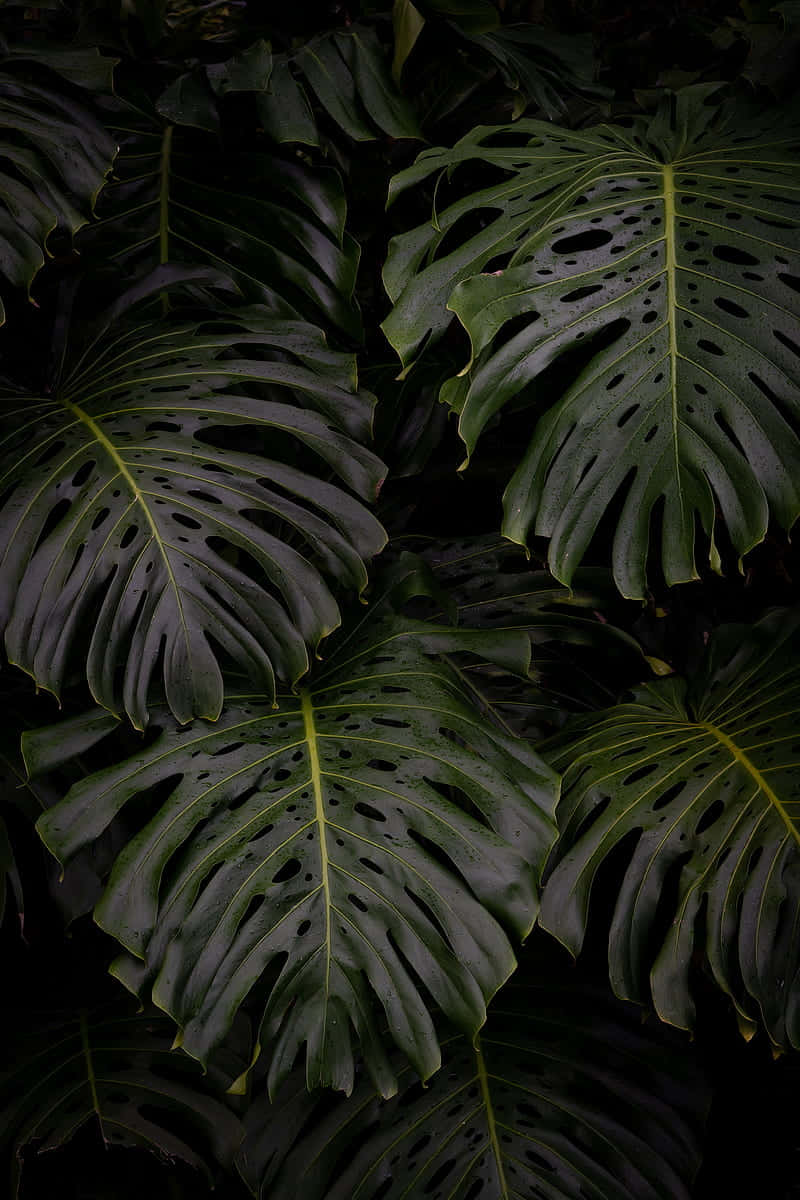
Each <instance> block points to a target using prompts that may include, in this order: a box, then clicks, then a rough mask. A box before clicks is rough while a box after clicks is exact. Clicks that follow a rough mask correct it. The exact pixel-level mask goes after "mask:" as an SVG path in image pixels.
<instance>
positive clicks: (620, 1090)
mask: <svg viewBox="0 0 800 1200" xmlns="http://www.w3.org/2000/svg"><path fill="white" fill-rule="evenodd" d="M530 974H531V973H530V972H529V973H528V976H530ZM547 974H548V975H549V974H551V972H550V971H548V972H547ZM663 1032H664V1031H663V1030H661V1029H658V1028H656V1029H651V1030H649V1031H648V1030H643V1029H642V1028H641V1025H640V1024H639V1022H638V1021H637V1020H636V1018H635V1017H633V1018H632V1017H631V1014H630V1013H629V1012H628V1011H627V1010H626V1009H624V1008H623V1007H622V1006H621V1005H615V1004H613V1003H611V1002H610V1000H609V997H608V996H607V995H605V994H604V993H602V992H599V991H598V990H597V989H596V988H592V987H590V986H585V987H583V988H577V987H576V986H575V984H574V983H572V985H571V986H569V985H566V986H565V985H564V984H558V983H548V984H541V983H539V984H538V985H537V984H532V983H530V982H529V981H528V982H520V983H518V982H517V981H516V979H515V980H514V981H512V983H510V984H509V985H508V986H507V987H505V988H504V989H503V992H502V994H501V995H500V996H499V997H498V998H497V1000H496V1001H495V1003H494V1004H493V1005H492V1009H491V1012H490V1015H489V1020H488V1022H487V1024H486V1028H485V1030H484V1031H483V1032H482V1033H481V1035H480V1038H479V1039H476V1040H475V1041H474V1042H470V1041H469V1040H468V1039H467V1038H464V1037H450V1038H448V1039H447V1041H446V1043H445V1045H444V1046H443V1050H444V1056H445V1063H444V1066H443V1069H442V1070H441V1071H440V1072H439V1074H438V1075H437V1076H436V1077H435V1078H434V1079H433V1080H432V1081H431V1083H430V1085H429V1086H427V1087H425V1088H423V1087H422V1086H421V1085H420V1083H419V1081H418V1080H417V1079H415V1078H414V1077H413V1074H412V1072H411V1071H410V1070H408V1069H405V1070H402V1069H401V1071H400V1080H401V1084H400V1087H401V1091H400V1094H399V1095H398V1096H397V1097H396V1098H395V1099H392V1100H389V1101H387V1102H384V1103H381V1102H380V1101H379V1100H377V1099H376V1097H375V1095H374V1093H373V1092H372V1090H371V1089H370V1088H369V1087H368V1086H366V1085H362V1086H361V1087H360V1088H359V1089H358V1090H357V1091H356V1092H355V1093H354V1094H353V1095H352V1096H351V1097H350V1098H349V1099H348V1100H340V1101H339V1102H338V1103H335V1104H333V1105H331V1104H330V1103H327V1104H325V1103H324V1102H323V1103H322V1104H320V1100H319V1098H318V1097H314V1096H309V1095H308V1094H307V1093H306V1092H305V1090H304V1089H303V1086H302V1082H301V1081H300V1080H299V1079H296V1080H294V1079H293V1080H292V1081H290V1083H289V1084H287V1086H286V1087H285V1089H284V1090H283V1091H282V1092H281V1094H280V1096H279V1099H278V1103H277V1104H276V1105H275V1107H274V1108H273V1107H272V1106H270V1105H269V1103H268V1102H267V1100H266V1098H264V1099H258V1100H256V1102H255V1103H254V1104H253V1105H252V1106H251V1108H250V1109H249V1111H248V1113H247V1116H246V1118H245V1125H246V1128H247V1136H246V1138H245V1141H244V1143H243V1146H242V1150H241V1152H240V1155H239V1160H238V1161H239V1168H240V1171H241V1173H242V1175H243V1177H244V1179H245V1180H246V1181H247V1182H248V1183H249V1185H250V1187H251V1189H252V1190H253V1192H254V1193H255V1194H256V1195H257V1196H258V1197H261V1198H263V1200H290V1197H293V1196H296V1195H298V1194H300V1195H302V1196H303V1200H367V1197H370V1198H372V1197H381V1200H400V1198H401V1197H403V1198H404V1200H428V1198H431V1197H433V1198H437V1197H438V1198H441V1200H444V1197H447V1198H448V1200H468V1198H469V1200H471V1198H472V1197H476V1196H480V1197H481V1200H512V1197H514V1198H516V1197H520V1198H522V1197H529V1196H531V1197H533V1196H537V1197H539V1196H540V1197H547V1200H585V1198H588V1197H592V1200H604V1198H606V1197H613V1200H667V1198H669V1200H679V1198H680V1200H688V1197H689V1196H690V1194H691V1193H690V1186H691V1181H692V1177H693V1176H694V1174H695V1172H696V1171H697V1168H698V1166H699V1164H700V1144H699V1143H700V1136H699V1135H700V1132H701V1129H702V1124H703V1117H704V1114H705V1109H706V1107H707V1088H706V1086H705V1084H704V1081H703V1079H702V1076H701V1075H700V1072H699V1071H698V1070H697V1068H696V1066H695V1065H694V1064H693V1063H692V1061H691V1059H690V1057H689V1055H688V1054H687V1053H686V1050H685V1049H684V1048H683V1047H681V1046H680V1045H679V1044H677V1043H676V1041H674V1040H673V1039H671V1038H670V1039H667V1038H665V1037H663Z"/></svg>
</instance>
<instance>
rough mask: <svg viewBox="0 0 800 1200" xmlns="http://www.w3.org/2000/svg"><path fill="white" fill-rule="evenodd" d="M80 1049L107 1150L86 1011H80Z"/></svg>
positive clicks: (93, 1104)
mask: <svg viewBox="0 0 800 1200" xmlns="http://www.w3.org/2000/svg"><path fill="white" fill-rule="evenodd" d="M81 1047H82V1049H83V1058H84V1061H85V1063H86V1078H87V1079H88V1080H89V1091H90V1092H91V1094H92V1106H93V1108H94V1111H95V1112H96V1113H97V1121H98V1124H99V1126H100V1136H101V1137H102V1139H103V1145H104V1146H105V1148H106V1149H108V1146H109V1142H108V1138H107V1137H106V1131H105V1129H104V1127H103V1114H102V1113H101V1112H100V1100H99V1098H98V1095H97V1080H96V1078H95V1073H94V1063H93V1062H92V1051H91V1047H90V1046H89V1023H88V1021H87V1020H86V1009H85V1008H82V1009H81Z"/></svg>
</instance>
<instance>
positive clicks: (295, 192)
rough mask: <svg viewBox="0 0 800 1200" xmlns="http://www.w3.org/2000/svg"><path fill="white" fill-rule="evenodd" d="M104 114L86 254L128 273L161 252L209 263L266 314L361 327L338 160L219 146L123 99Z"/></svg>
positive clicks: (155, 260) (161, 257) (159, 259)
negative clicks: (307, 161)
mask: <svg viewBox="0 0 800 1200" xmlns="http://www.w3.org/2000/svg"><path fill="white" fill-rule="evenodd" d="M108 120H109V125H110V127H111V128H112V129H116V132H117V136H118V138H119V141H120V154H119V156H118V158H117V160H116V162H115V165H114V177H113V178H112V180H111V181H110V182H109V184H108V188H107V191H106V192H104V194H103V197H102V199H101V201H100V204H99V206H98V218H99V220H98V221H96V222H95V223H94V224H93V225H92V227H91V229H89V230H87V231H86V233H85V234H84V235H83V237H82V239H81V250H82V252H83V254H84V255H87V254H91V255H93V256H96V257H97V258H98V259H103V260H110V261H113V262H117V263H120V264H121V265H123V266H124V267H125V268H126V269H127V270H129V271H130V272H132V273H136V274H141V273H142V272H145V271H148V270H151V269H152V268H153V267H155V266H157V265H158V264H159V263H164V262H167V261H170V262H175V263H191V264H195V265H196V264H203V265H207V266H211V267H214V268H217V269H219V270H222V271H224V272H225V273H226V274H228V275H229V276H230V277H231V278H232V279H233V280H234V282H235V283H236V284H237V285H238V286H239V288H240V289H241V291H242V292H243V294H244V295H245V296H246V297H247V298H248V299H249V300H251V301H254V302H258V303H260V304H264V305H266V306H267V308H268V309H269V310H270V311H271V312H273V313H275V314H279V315H281V316H286V317H289V318H291V319H293V320H294V319H300V318H302V319H305V320H310V321H313V322H315V323H316V324H321V325H323V326H325V327H330V326H331V325H334V326H336V327H337V328H338V329H340V330H342V331H343V332H345V333H347V334H349V335H351V336H354V337H357V336H359V334H360V330H361V322H360V318H359V315H358V310H357V308H356V307H355V304H354V302H353V288H354V286H355V277H356V268H357V266H358V246H357V245H356V243H355V242H354V241H353V240H352V238H350V237H349V235H348V234H346V233H345V231H344V223H345V214H346V206H345V199H344V193H343V191H342V184H341V180H340V178H339V176H338V175H337V174H336V172H335V171H332V170H325V169H324V168H317V169H315V170H314V171H313V172H312V171H309V170H308V169H307V168H305V167H303V166H302V165H300V164H299V163H296V162H289V161H286V160H284V159H280V158H276V157H273V156H271V155H268V154H264V153H259V152H255V151H241V152H234V151H224V150H220V149H219V143H218V139H217V138H215V137H213V136H209V135H208V134H206V133H203V132H198V131H197V130H192V129H183V128H175V127H173V126H172V125H169V124H167V125H165V124H164V122H163V121H162V120H159V119H158V118H157V117H156V116H155V115H154V114H150V115H148V114H146V113H142V112H140V111H138V110H136V109H134V108H133V107H132V106H131V105H128V104H122V103H115V105H114V107H113V111H112V112H111V114H110V115H109V118H108Z"/></svg>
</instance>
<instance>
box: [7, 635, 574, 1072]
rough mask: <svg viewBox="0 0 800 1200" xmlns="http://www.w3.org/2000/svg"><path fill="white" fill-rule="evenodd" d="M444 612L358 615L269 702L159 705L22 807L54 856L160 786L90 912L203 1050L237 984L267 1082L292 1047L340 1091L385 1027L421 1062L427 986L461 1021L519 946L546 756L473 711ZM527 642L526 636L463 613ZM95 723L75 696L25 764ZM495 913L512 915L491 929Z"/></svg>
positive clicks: (480, 1011) (546, 777)
mask: <svg viewBox="0 0 800 1200" xmlns="http://www.w3.org/2000/svg"><path fill="white" fill-rule="evenodd" d="M464 636H465V635H462V634H460V633H458V632H457V631H455V632H454V631H452V630H448V629H446V628H437V627H436V626H430V625H427V624H425V623H415V622H411V623H409V621H408V620H407V619H405V618H403V619H400V618H394V617H386V618H385V619H383V620H377V619H376V618H373V619H372V620H370V621H369V622H368V624H367V625H366V626H365V627H363V628H360V627H359V625H356V626H354V627H353V626H351V627H350V631H349V636H343V637H342V640H341V642H340V646H339V651H338V653H337V654H336V655H335V656H334V659H333V661H332V663H331V665H330V666H329V667H328V669H327V670H326V671H325V672H324V673H323V674H322V675H318V676H317V677H316V678H315V679H314V680H313V681H312V683H311V684H310V685H309V687H308V688H305V689H303V690H302V691H301V692H300V693H299V695H297V696H281V697H280V698H279V704H280V707H279V708H278V709H277V710H275V709H273V708H272V706H271V704H270V702H269V701H268V700H267V699H265V698H263V696H259V695H257V694H234V693H231V694H229V695H228V696H227V699H226V706H225V708H224V710H223V713H222V715H221V717H220V718H219V720H218V721H217V722H216V723H215V724H213V725H211V724H207V723H204V722H195V723H194V724H193V725H192V726H190V727H189V728H185V729H181V728H179V727H178V726H177V725H176V724H175V722H174V721H172V720H170V718H169V716H168V714H166V713H158V714H155V713H154V716H153V721H154V723H155V724H157V726H158V728H159V729H160V733H159V736H158V737H157V738H156V739H155V740H154V741H152V743H151V744H150V745H149V746H148V747H147V749H145V750H143V751H142V752H141V754H139V755H137V756H136V757H134V758H132V759H129V760H128V761H126V762H123V763H121V764H120V765H119V766H118V767H114V768H111V769H107V770H103V771H100V772H98V773H96V774H94V775H92V776H90V777H89V778H87V779H85V780H84V781H83V782H81V783H79V784H77V785H76V786H75V787H73V788H72V790H71V791H70V793H69V794H68V795H67V797H66V798H65V799H64V801H63V802H62V803H61V804H59V805H58V806H57V807H56V808H54V809H52V810H50V811H49V812H48V813H46V814H45V815H44V817H43V818H42V819H41V821H40V822H39V825H38V828H39V831H40V833H41V835H42V837H43V838H44V840H45V842H46V843H47V845H48V846H49V847H50V849H51V850H52V851H53V852H54V853H55V854H56V855H57V856H58V857H59V858H60V859H61V860H66V859H68V858H69V857H70V856H71V855H72V854H74V853H75V852H76V851H77V850H79V849H80V848H81V847H82V846H85V845H87V844H90V843H91V842H92V841H93V840H94V839H95V838H97V837H98V836H99V835H100V834H101V833H102V831H103V830H104V829H105V828H106V826H108V824H109V823H110V822H111V821H112V820H113V819H114V817H115V815H116V814H117V813H118V812H119V811H120V810H122V809H123V806H125V805H126V804H127V803H128V801H129V800H131V799H132V798H133V797H135V796H139V795H142V794H143V793H147V792H148V791H149V790H150V789H152V788H153V787H154V786H156V785H158V784H162V785H163V782H164V781H165V780H169V781H170V782H171V785H172V787H171V790H170V791H169V794H168V795H166V796H165V798H164V799H163V801H162V802H161V803H160V804H159V807H158V810H157V812H155V814H154V816H153V817H152V819H151V820H150V821H149V822H148V823H147V824H144V825H143V827H142V828H141V830H140V831H139V832H138V833H137V834H136V836H135V837H134V838H133V840H132V841H131V842H130V844H129V845H128V847H127V848H126V849H125V851H124V852H123V853H122V854H121V855H120V857H119V858H118V860H117V863H116V866H115V868H114V871H113V873H112V876H111V879H110V882H109V885H108V888H107V891H106V893H105V896H104V897H103V899H102V900H101V902H100V904H99V906H98V908H97V910H96V920H97V921H98V922H99V923H100V925H101V926H102V927H103V928H104V929H106V930H107V931H108V932H110V933H112V934H113V935H114V936H115V937H116V938H118V939H119V941H120V942H122V944H123V945H124V946H125V947H127V949H128V950H129V951H130V952H131V956H132V957H130V958H128V959H123V960H121V961H120V963H118V964H117V966H116V967H115V973H116V974H117V975H118V976H119V977H120V978H121V979H122V980H123V982H125V983H126V984H127V985H128V986H129V987H131V988H134V989H135V990H138V991H140V992H142V991H144V990H150V989H151V988H152V995H153V998H154V999H155V1001H156V1003H157V1004H158V1005H159V1006H160V1007H163V1008H164V1009H166V1011H168V1012H169V1013H170V1014H171V1015H172V1016H173V1017H174V1018H175V1019H176V1020H177V1021H178V1023H179V1025H180V1027H181V1030H182V1045H183V1046H184V1048H185V1049H186V1050H188V1051H189V1053H191V1054H193V1055H195V1056H197V1057H199V1058H200V1059H201V1060H205V1059H206V1058H207V1056H208V1054H209V1052H210V1051H211V1049H212V1048H213V1047H214V1045H215V1044H216V1043H218V1042H219V1041H220V1039H221V1038H222V1037H223V1036H224V1034H225V1032H226V1030H227V1028H228V1027H229V1025H230V1023H231V1021H232V1020H233V1017H234V1015H235V1013H236V1011H237V1009H238V1008H239V1006H240V1005H241V1003H242V1002H243V1001H244V999H245V997H246V996H247V994H248V992H250V990H251V989H252V988H254V987H257V988H258V994H259V997H263V998H264V1002H265V1007H264V1015H263V1021H262V1027H261V1034H260V1040H261V1045H262V1054H263V1055H264V1056H266V1061H267V1062H268V1064H269V1071H268V1075H269V1086H270V1089H271V1090H273V1091H274V1089H275V1088H277V1087H278V1086H279V1085H280V1083H281V1081H282V1080H283V1079H284V1078H285V1077H286V1075H287V1074H288V1073H289V1071H290V1070H291V1068H292V1066H293V1064H294V1062H295V1059H296V1057H297V1054H298V1052H300V1051H304V1056H305V1060H306V1076H307V1080H308V1084H309V1086H311V1087H313V1086H319V1085H327V1086H333V1087H336V1088H340V1089H343V1090H345V1091H349V1090H350V1088H351V1087H352V1084H353V1076H354V1069H355V1058H354V1056H355V1053H356V1048H357V1047H359V1049H360V1054H361V1055H363V1058H364V1061H365V1063H366V1066H367V1069H368V1071H369V1073H370V1075H371V1076H372V1078H373V1080H374V1082H375V1084H376V1086H377V1088H378V1089H379V1091H381V1092H382V1093H383V1094H384V1095H391V1094H392V1093H393V1091H394V1090H395V1088H396V1080H395V1072H394V1068H393V1066H392V1064H391V1063H390V1061H389V1058H388V1055H387V1044H386V1040H385V1037H384V1035H383V1033H382V1031H381V1020H382V1017H383V1016H384V1015H385V1017H386V1018H387V1019H388V1021H389V1023H390V1028H391V1038H392V1040H393V1041H394V1042H395V1043H396V1044H397V1045H398V1046H399V1047H400V1048H401V1049H402V1050H403V1052H404V1053H405V1055H406V1056H407V1057H408V1058H409V1059H410V1060H411V1062H412V1063H413V1065H414V1067H415V1069H416V1070H417V1071H418V1072H419V1074H420V1075H422V1076H423V1077H427V1076H429V1075H431V1074H432V1073H433V1072H434V1071H436V1070H437V1069H438V1067H439V1061H440V1058H439V1046H438V1041H437V1036H436V1031H435V1027H434V1023H433V1018H432V1015H431V1007H432V1006H436V1007H437V1008H439V1009H441V1010H442V1012H443V1013H444V1014H445V1015H446V1016H447V1017H448V1018H449V1019H450V1020H451V1021H453V1022H454V1023H455V1024H456V1025H457V1026H458V1027H460V1028H461V1029H463V1030H465V1031H466V1032H468V1033H470V1034H474V1033H475V1032H476V1031H477V1029H478V1028H479V1027H480V1026H481V1024H482V1023H483V1020H484V1018H485V1005H486V1002H487V1001H488V1000H489V999H490V997H491V996H492V995H493V994H494V992H495V991H496V990H497V988H498V987H499V986H500V985H501V984H502V983H503V982H504V981H505V980H506V978H507V977H508V976H509V974H510V973H511V971H512V970H513V967H514V955H513V952H512V948H511V945H510V944H509V941H508V938H507V936H506V932H507V933H508V934H511V935H512V936H514V937H516V938H519V937H524V936H525V935H526V934H527V933H528V932H529V930H530V928H531V925H532V923H533V920H534V917H535V914H536V910H537V902H538V901H537V880H538V875H539V871H540V868H541V865H542V862H543V859H544V856H545V855H546V853H547V850H548V848H549V846H550V844H551V842H552V836H553V827H552V824H551V819H550V815H549V814H550V813H551V812H552V808H553V805H554V801H555V795H556V791H557V786H556V779H555V776H554V775H553V774H552V773H551V772H550V771H549V769H548V768H546V767H545V766H544V764H543V763H542V761H541V760H540V759H539V758H538V757H537V756H536V755H535V754H534V753H533V752H532V750H531V749H530V748H529V747H528V746H527V745H526V744H525V743H524V742H522V741H519V740H518V739H516V738H513V737H507V736H504V735H503V734H501V733H500V732H498V731H495V730H493V729H492V728H491V727H490V726H488V725H487V723H486V722H485V721H484V720H483V719H482V718H481V716H480V714H479V713H477V712H476V710H475V708H474V707H473V705H472V704H471V703H470V700H469V698H468V696H466V695H465V694H464V693H463V692H462V690H461V688H460V685H459V682H458V678H457V676H456V675H455V674H454V673H453V672H452V671H451V670H450V669H449V667H448V666H447V664H446V663H445V662H443V661H441V660H440V657H439V656H440V654H441V653H442V652H444V651H446V650H447V649H449V648H452V647H458V646H461V645H462V644H463V641H464ZM466 636H467V638H468V639H469V640H470V641H471V642H472V644H473V650H474V652H475V653H477V654H483V653H489V654H494V655H497V654H498V653H499V652H500V651H501V650H502V651H503V652H504V654H505V657H506V658H509V657H510V659H511V660H514V661H518V662H519V664H520V667H521V669H524V666H525V663H526V662H527V660H528V648H527V640H526V639H525V638H524V637H522V636H521V635H516V636H514V635H511V636H509V635H501V636H500V637H499V638H498V637H497V636H496V635H491V634H488V635H487V634H480V633H479V634H469V635H466ZM107 732H109V727H108V718H104V717H102V716H100V717H98V715H97V714H88V715H87V716H86V717H85V718H76V719H75V720H74V721H72V722H62V723H61V724H60V725H58V726H54V727H53V728H52V729H50V730H44V731H41V732H38V733H36V734H32V735H29V736H26V738H25V754H26V761H27V763H28V765H29V767H30V768H31V770H32V771H34V772H35V771H37V770H40V769H48V768H49V767H51V766H52V765H53V763H54V762H55V761H58V759H59V758H63V757H65V756H67V755H69V754H71V753H74V752H77V750H78V749H79V748H80V747H81V746H85V745H88V744H90V743H91V741H92V740H97V738H98V737H101V736H103V735H104V734H106V733H107ZM504 931H505V932H504Z"/></svg>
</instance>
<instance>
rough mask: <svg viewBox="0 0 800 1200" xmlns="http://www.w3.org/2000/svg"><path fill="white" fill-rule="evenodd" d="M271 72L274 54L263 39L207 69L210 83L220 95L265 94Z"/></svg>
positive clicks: (212, 64)
mask: <svg viewBox="0 0 800 1200" xmlns="http://www.w3.org/2000/svg"><path fill="white" fill-rule="evenodd" d="M271 73H272V51H271V49H270V45H269V42H265V41H264V39H263V38H261V39H259V41H257V42H253V44H252V46H248V47H247V49H246V50H241V51H240V52H239V53H238V54H234V56H233V57H232V58H229V59H227V60H226V61H225V62H221V63H211V64H209V66H207V67H206V76H207V77H208V82H209V83H210V84H211V88H212V91H214V92H216V94H217V95H218V96H224V95H226V94H227V93H228V92H265V91H266V90H267V87H268V86H269V77H270V75H271Z"/></svg>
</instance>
